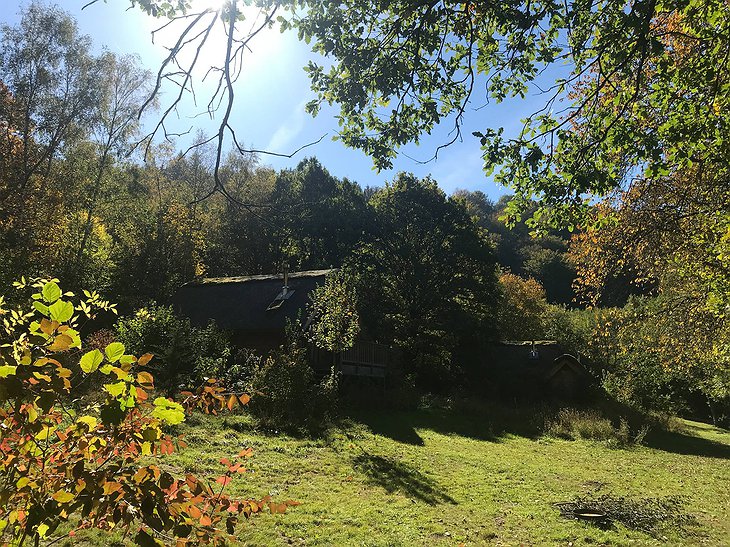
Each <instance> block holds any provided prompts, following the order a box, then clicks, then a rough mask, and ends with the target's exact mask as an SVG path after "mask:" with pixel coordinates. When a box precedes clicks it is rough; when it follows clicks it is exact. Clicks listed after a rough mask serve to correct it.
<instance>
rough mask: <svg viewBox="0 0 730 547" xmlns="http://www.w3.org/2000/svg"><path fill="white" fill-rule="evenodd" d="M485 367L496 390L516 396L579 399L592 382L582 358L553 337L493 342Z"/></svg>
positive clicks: (485, 360)
mask: <svg viewBox="0 0 730 547" xmlns="http://www.w3.org/2000/svg"><path fill="white" fill-rule="evenodd" d="M484 367H485V377H486V379H487V380H486V381H487V382H488V383H489V384H490V387H491V388H492V389H493V391H494V392H495V393H498V394H502V395H506V396H512V397H526V398H532V399H544V398H555V399H563V400H573V399H579V398H581V397H582V396H584V395H585V394H586V392H587V390H588V388H589V387H590V383H591V377H590V374H589V373H588V371H587V370H586V369H585V367H584V366H583V365H582V364H581V363H580V361H579V360H578V359H577V358H576V357H575V356H573V355H570V354H567V353H565V351H564V350H563V348H561V346H560V344H558V343H557V342H555V341H550V340H542V341H532V340H530V341H502V342H496V343H493V344H490V346H489V348H488V350H487V351H486V354H485V356H484Z"/></svg>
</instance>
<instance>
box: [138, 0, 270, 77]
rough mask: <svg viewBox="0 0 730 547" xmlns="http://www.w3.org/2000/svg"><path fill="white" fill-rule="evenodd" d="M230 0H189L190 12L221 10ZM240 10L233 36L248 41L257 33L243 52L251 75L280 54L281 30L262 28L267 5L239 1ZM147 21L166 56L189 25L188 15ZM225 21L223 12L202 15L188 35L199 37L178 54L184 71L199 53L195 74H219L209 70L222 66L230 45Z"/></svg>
mask: <svg viewBox="0 0 730 547" xmlns="http://www.w3.org/2000/svg"><path fill="white" fill-rule="evenodd" d="M230 1H231V0H190V8H191V9H190V11H189V13H190V14H199V13H202V12H204V11H205V10H211V12H218V11H219V10H220V9H222V8H223V7H224V6H225V5H226V4H228V3H229V2H230ZM238 9H239V10H240V12H241V14H242V15H243V20H241V21H239V22H237V23H236V33H235V35H234V36H235V37H236V38H237V39H239V40H245V39H246V38H247V37H248V36H250V35H251V34H252V33H255V36H253V37H252V38H251V39H250V40H249V41H247V42H246V47H245V48H244V49H243V51H242V53H241V56H242V57H241V58H242V61H243V65H244V67H246V68H245V72H247V73H248V74H250V73H251V72H254V71H256V70H259V69H261V68H262V67H263V66H265V65H266V61H267V59H271V58H272V57H273V56H276V55H278V54H280V49H281V33H280V32H279V30H278V28H276V27H274V28H263V29H261V28H260V27H262V25H263V24H264V23H265V21H266V11H265V8H259V7H256V6H246V5H243V3H242V2H238ZM148 21H149V23H148V24H149V25H150V26H149V29H150V31H154V42H155V45H157V46H159V47H160V48H161V49H160V51H161V54H162V55H166V54H167V52H169V51H170V48H171V47H172V46H173V45H174V44H175V43H176V41H177V40H178V39H179V37H180V33H181V32H183V31H184V30H185V28H186V27H187V26H188V25H189V24H190V19H189V18H180V19H179V20H175V21H172V22H170V23H168V24H162V25H161V24H160V20H152V19H151V18H150V19H148ZM211 22H212V23H213V26H212V28H211V30H210V32H206V27H207V26H208V25H209V24H210V23H211ZM226 24H227V23H225V22H224V21H223V20H222V19H221V18H220V14H216V13H209V14H205V15H203V17H201V18H200V20H199V22H198V23H196V26H195V28H194V29H193V30H191V31H190V34H189V36H191V37H193V36H195V37H197V38H196V39H195V40H192V41H191V42H190V43H188V44H186V45H185V46H184V47H183V48H182V49H181V51H180V52H179V53H178V54H177V61H178V62H179V63H180V66H181V68H183V69H185V70H187V69H189V67H190V66H191V64H192V62H193V59H194V58H195V57H196V56H197V59H196V60H195V66H194V67H193V69H192V74H193V76H194V77H196V78H199V79H202V78H203V77H204V76H205V75H206V74H208V77H207V78H206V81H207V80H210V79H211V77H210V74H213V75H215V74H219V72H217V71H216V70H214V71H213V72H212V73H210V68H211V67H213V68H215V69H220V68H221V67H222V66H223V63H224V61H225V56H226V45H227V43H226V42H227V39H226V36H227V32H226V28H225V26H226ZM202 37H205V43H204V44H202V45H201V47H200V49H198V45H199V44H200V40H201V39H202ZM239 43H240V42H239ZM241 58H239V61H241Z"/></svg>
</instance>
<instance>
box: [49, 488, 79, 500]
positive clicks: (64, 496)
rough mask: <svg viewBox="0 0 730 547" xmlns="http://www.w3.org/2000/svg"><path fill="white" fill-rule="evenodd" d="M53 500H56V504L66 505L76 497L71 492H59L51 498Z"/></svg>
mask: <svg viewBox="0 0 730 547" xmlns="http://www.w3.org/2000/svg"><path fill="white" fill-rule="evenodd" d="M51 497H52V498H53V499H54V500H56V501H57V502H58V503H68V502H70V501H71V500H73V499H74V498H75V497H76V496H75V495H74V494H72V493H71V492H66V491H65V490H59V491H58V492H56V493H55V494H53V496H51Z"/></svg>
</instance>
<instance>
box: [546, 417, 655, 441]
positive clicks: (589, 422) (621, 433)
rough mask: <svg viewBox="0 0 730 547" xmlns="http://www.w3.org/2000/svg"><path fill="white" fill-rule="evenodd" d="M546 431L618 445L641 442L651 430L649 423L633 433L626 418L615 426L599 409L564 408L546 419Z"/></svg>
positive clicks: (552, 433)
mask: <svg viewBox="0 0 730 547" xmlns="http://www.w3.org/2000/svg"><path fill="white" fill-rule="evenodd" d="M544 431H545V433H546V434H547V435H551V436H554V437H561V438H563V439H589V440H593V441H607V442H608V443H609V444H610V445H613V446H617V447H625V446H631V445H635V444H641V443H642V442H643V440H644V437H645V436H646V434H647V433H648V431H649V427H648V426H647V425H643V426H641V427H640V428H639V429H638V430H637V431H636V432H635V433H632V431H631V428H630V427H629V424H628V422H627V421H626V419H624V418H621V419H620V420H619V426H618V427H614V425H613V423H611V420H609V419H608V418H605V417H604V416H602V415H601V413H600V412H598V411H597V410H577V409H574V408H563V409H560V411H558V413H557V415H556V416H555V417H552V418H548V419H547V420H546V421H545V429H544Z"/></svg>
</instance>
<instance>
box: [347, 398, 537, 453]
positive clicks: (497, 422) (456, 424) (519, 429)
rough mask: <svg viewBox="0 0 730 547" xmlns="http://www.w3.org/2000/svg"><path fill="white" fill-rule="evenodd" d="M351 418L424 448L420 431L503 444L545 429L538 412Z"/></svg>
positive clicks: (431, 411) (434, 411)
mask: <svg viewBox="0 0 730 547" xmlns="http://www.w3.org/2000/svg"><path fill="white" fill-rule="evenodd" d="M351 418H353V419H355V420H356V421H358V422H360V423H362V424H365V425H366V426H367V427H368V428H369V429H370V430H371V431H372V432H373V433H374V434H376V435H381V436H383V437H388V438H389V439H393V440H394V441H397V442H401V443H405V444H410V445H415V446H423V444H424V442H423V439H422V438H421V436H420V435H419V434H418V430H419V429H424V430H430V431H435V432H437V433H440V434H443V435H459V436H461V437H468V438H471V439H475V440H480V441H489V442H500V441H501V440H502V438H504V437H508V436H511V435H517V436H520V437H527V438H531V439H534V438H537V437H539V436H540V431H541V426H542V421H543V419H542V414H541V410H540V409H537V408H527V407H524V408H518V409H511V408H507V407H496V406H495V407H494V408H489V409H484V408H459V409H448V408H427V409H421V410H412V411H395V412H388V413H385V412H372V411H371V412H356V413H354V414H352V415H351Z"/></svg>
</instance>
